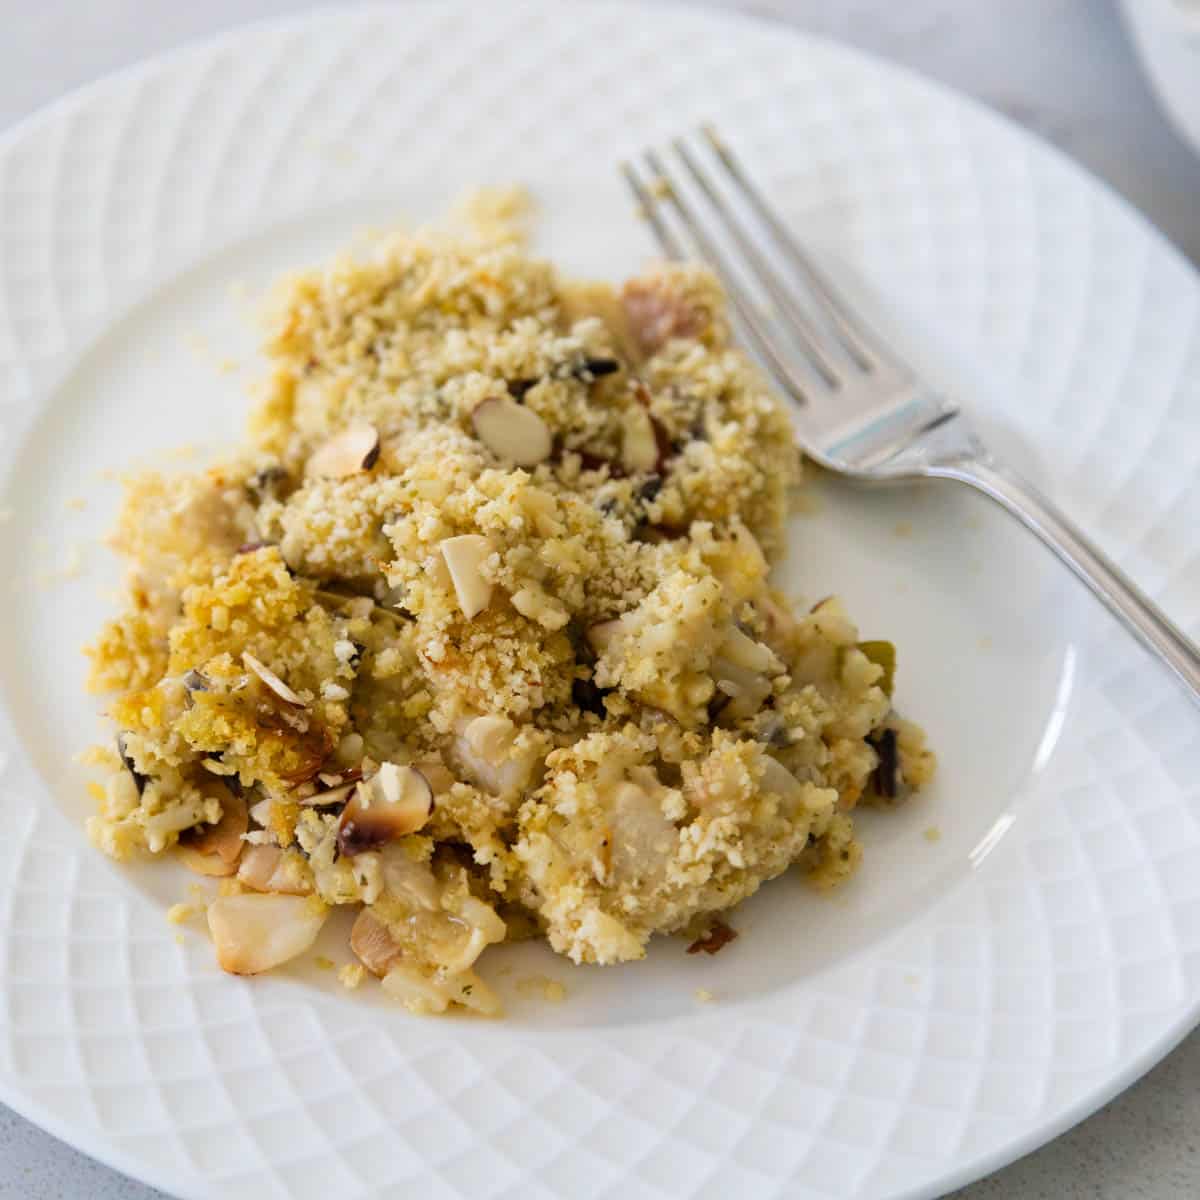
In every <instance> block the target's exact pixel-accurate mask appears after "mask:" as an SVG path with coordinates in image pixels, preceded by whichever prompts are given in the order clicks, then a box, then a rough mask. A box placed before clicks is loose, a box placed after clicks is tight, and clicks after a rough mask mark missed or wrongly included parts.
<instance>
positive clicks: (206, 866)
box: [175, 842, 238, 879]
mask: <svg viewBox="0 0 1200 1200" xmlns="http://www.w3.org/2000/svg"><path fill="white" fill-rule="evenodd" d="M175 856H176V857H177V858H178V859H179V861H180V862H181V863H183V865H184V866H185V867H187V869H188V870H189V871H191V872H192V873H193V874H196V875H205V876H207V877H209V878H211V879H221V878H224V877H225V876H228V875H233V874H235V873H236V871H237V869H238V865H237V863H236V862H226V861H225V859H223V858H221V857H220V856H219V855H216V854H201V853H200V851H199V850H194V849H192V847H191V846H187V845H184V844H183V843H182V842H181V843H180V844H179V846H178V847H177V848H176V850H175Z"/></svg>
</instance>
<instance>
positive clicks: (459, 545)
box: [441, 533, 492, 620]
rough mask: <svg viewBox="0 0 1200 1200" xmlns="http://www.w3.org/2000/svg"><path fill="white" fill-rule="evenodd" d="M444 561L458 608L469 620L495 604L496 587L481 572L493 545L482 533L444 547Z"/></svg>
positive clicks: (447, 541)
mask: <svg viewBox="0 0 1200 1200" xmlns="http://www.w3.org/2000/svg"><path fill="white" fill-rule="evenodd" d="M441 550H442V558H443V560H444V561H445V563H446V569H447V570H448V571H449V572H450V580H451V582H452V583H453V584H454V594H455V595H456V596H457V597H458V607H459V608H460V609H462V614H463V616H464V617H466V618H467V619H468V620H470V619H471V618H472V617H477V616H478V615H479V614H480V613H481V612H483V610H484V609H485V608H487V606H488V605H489V604H490V603H491V602H492V585H491V583H490V582H489V581H488V580H486V579H485V578H484V577H483V572H482V570H481V569H480V568H481V567H482V565H483V561H484V559H486V558H487V557H488V555H489V554H491V553H492V543H491V542H489V541H488V540H487V538H485V537H484V536H483V534H481V533H464V534H462V535H461V536H460V537H452V538H446V539H445V540H444V541H443V542H442V543H441Z"/></svg>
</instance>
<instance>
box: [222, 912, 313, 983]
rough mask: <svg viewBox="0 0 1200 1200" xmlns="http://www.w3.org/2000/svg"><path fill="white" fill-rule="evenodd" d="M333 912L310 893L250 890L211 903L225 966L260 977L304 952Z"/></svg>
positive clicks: (228, 969)
mask: <svg viewBox="0 0 1200 1200" xmlns="http://www.w3.org/2000/svg"><path fill="white" fill-rule="evenodd" d="M326 915H327V910H326V909H324V908H323V907H322V906H321V905H318V904H315V903H314V902H313V901H312V900H311V899H310V898H307V897H304V896H278V895H266V894H263V893H258V892H247V893H245V894H243V895H240V896H221V897H219V898H218V899H216V900H214V901H213V902H212V903H211V904H210V905H209V906H208V928H209V932H210V933H211V934H212V939H213V942H214V943H215V944H216V947H217V962H218V963H219V964H220V966H221V969H222V970H224V971H229V972H230V973H231V974H233V975H257V974H259V972H261V971H269V970H271V968H272V967H277V966H279V965H280V964H281V963H285V962H287V961H288V960H289V959H292V958H295V957H296V956H297V955H299V954H303V953H304V952H305V951H306V950H307V949H308V948H309V947H310V946H311V945H312V944H313V942H315V941H316V940H317V934H318V933H320V932H321V926H322V925H324V924H325V917H326Z"/></svg>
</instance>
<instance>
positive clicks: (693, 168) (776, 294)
mask: <svg viewBox="0 0 1200 1200" xmlns="http://www.w3.org/2000/svg"><path fill="white" fill-rule="evenodd" d="M672 145H673V146H674V147H675V152H676V153H677V154H678V155H679V158H680V160H681V161H682V162H683V165H684V166H685V167H686V168H687V170H688V174H690V175H691V177H692V178H693V179H694V180H695V181H696V184H697V185H698V186H699V188H700V190H701V191H702V192H703V193H704V195H705V197H706V198H707V200H708V202H709V204H711V205H712V208H713V210H714V212H715V213H716V214H717V215H718V216H719V217H721V218H722V220H723V221H724V224H725V228H726V230H727V231H728V233H729V235H730V237H731V238H732V239H733V241H734V242H735V244H736V245H737V247H738V249H739V250H741V252H742V253H743V254H744V255H745V257H746V259H747V261H748V262H749V263H750V265H751V266H752V267H753V269H754V274H755V277H756V278H757V280H758V282H759V283H760V284H761V285H762V286H763V287H764V288H765V289H766V291H767V292H768V294H769V295H770V297H771V299H772V300H773V301H774V302H775V303H776V304H777V305H778V306H779V308H780V309H781V310H782V311H783V313H784V315H785V316H786V317H787V318H788V320H790V321H791V323H792V326H793V330H792V332H793V334H794V336H795V337H796V338H797V339H798V340H799V341H800V342H801V343H802V344H803V346H804V349H805V351H806V353H807V354H808V356H809V357H810V358H811V359H812V361H813V366H814V367H815V368H816V369H817V371H818V373H819V374H820V375H821V377H822V378H823V379H824V380H825V382H826V383H828V384H829V386H830V387H832V388H837V387H839V386H840V385H841V383H842V378H841V373H840V371H839V370H838V368H837V367H836V366H835V365H834V364H833V362H831V361H830V359H829V357H828V355H827V354H826V353H825V351H824V350H823V349H822V348H821V341H822V336H823V335H822V334H821V333H820V331H819V330H818V329H816V328H815V327H814V325H813V323H812V321H810V320H809V318H808V315H807V314H806V313H805V312H804V310H803V309H802V308H801V307H800V306H799V305H798V304H797V303H796V299H795V297H794V296H793V295H792V294H791V292H790V291H789V290H788V289H787V288H786V287H784V286H783V284H782V283H781V282H780V280H779V277H778V276H777V275H776V273H775V271H774V269H773V268H772V267H771V265H770V263H768V262H767V260H766V257H765V256H764V255H763V253H762V251H760V250H759V248H758V246H757V245H755V243H754V239H753V238H752V237H750V236H749V235H748V234H747V232H746V230H745V229H744V227H743V226H742V223H741V221H740V220H739V219H738V218H737V217H736V216H735V215H734V213H733V212H732V211H731V210H730V207H729V205H728V204H726V203H725V199H724V197H723V196H722V195H721V193H720V192H718V191H717V189H716V188H715V187H714V186H713V184H712V181H711V180H710V179H709V177H708V174H707V172H706V171H705V170H704V168H703V167H701V165H700V163H699V162H698V161H697V159H696V158H695V156H694V155H693V154H692V152H691V151H690V150H689V149H688V147H687V143H686V142H684V140H683V139H682V138H676V139H675V140H674V141H673V142H672ZM825 340H828V338H825ZM856 362H857V360H856Z"/></svg>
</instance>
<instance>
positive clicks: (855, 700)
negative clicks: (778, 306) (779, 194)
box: [89, 192, 934, 1015]
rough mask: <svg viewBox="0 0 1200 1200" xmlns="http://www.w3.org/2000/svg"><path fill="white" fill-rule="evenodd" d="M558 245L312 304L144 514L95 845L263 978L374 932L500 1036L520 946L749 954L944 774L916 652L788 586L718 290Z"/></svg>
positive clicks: (476, 216)
mask: <svg viewBox="0 0 1200 1200" xmlns="http://www.w3.org/2000/svg"><path fill="white" fill-rule="evenodd" d="M526 215H527V214H526V212H525V209H524V207H523V205H522V204H521V202H520V201H519V199H518V198H516V197H514V196H513V195H512V194H510V193H500V192H492V193H487V194H484V195H481V196H479V197H477V198H476V199H475V200H474V201H473V202H472V204H470V205H468V206H467V208H466V209H465V210H463V212H462V213H460V218H459V219H460V221H465V222H466V223H467V226H468V228H467V229H466V230H465V231H460V232H456V233H452V232H446V231H437V230H429V231H423V232H420V233H417V234H415V235H409V234H394V235H389V236H385V237H382V238H380V239H377V240H375V241H374V242H372V243H371V244H370V246H369V247H368V248H367V250H366V252H365V253H362V254H359V255H358V256H351V255H345V256H343V257H341V258H338V259H336V260H335V261H334V262H332V263H331V264H329V265H328V266H326V267H323V268H320V269H317V270H312V271H307V272H303V273H300V274H298V275H295V276H292V277H291V278H289V279H287V280H284V281H283V282H282V283H281V284H280V286H279V288H278V289H277V291H276V293H275V295H274V297H273V299H272V303H271V308H270V317H269V325H268V334H267V341H266V352H267V355H268V356H269V359H270V363H271V369H270V372H269V374H268V376H267V378H266V379H265V380H264V382H263V386H262V389H261V392H260V395H259V399H258V401H257V403H256V406H255V409H254V412H253V414H252V416H251V420H250V425H249V432H248V437H247V442H246V444H245V445H244V446H243V447H242V448H240V449H239V450H238V451H237V452H236V453H235V454H233V455H232V456H230V457H229V458H228V459H227V460H226V461H225V462H223V463H222V464H221V465H219V466H217V467H214V468H212V469H209V470H206V471H203V472H198V473H190V474H182V475H166V474H163V473H159V472H150V473H148V474H144V475H142V476H140V477H137V478H133V479H130V480H128V481H126V495H125V503H124V507H123V510H122V513H121V517H120V520H119V522H118V525H117V528H116V530H115V532H114V534H113V537H112V544H113V546H114V548H115V549H116V550H117V551H118V552H119V553H120V554H122V555H123V556H124V557H125V558H126V559H127V560H128V562H129V565H130V571H129V578H128V582H127V585H126V589H125V594H124V600H123V605H122V609H121V611H120V613H119V614H118V615H117V616H116V617H115V618H114V619H113V620H111V621H109V622H108V623H107V624H106V625H105V626H104V628H103V629H102V630H101V632H100V633H99V635H98V637H97V639H96V641H95V642H94V643H93V645H92V646H91V647H90V649H89V654H90V655H91V659H92V683H93V686H94V687H96V688H97V689H99V690H104V691H109V692H111V693H113V698H112V701H111V704H110V708H109V713H110V715H111V717H112V719H113V721H114V723H115V724H116V727H117V729H118V731H119V737H118V739H117V745H116V748H115V749H114V750H98V751H97V752H96V753H95V754H94V755H93V756H92V759H93V762H94V763H95V764H96V765H98V766H100V767H102V768H103V769H104V770H105V771H106V772H107V779H106V782H105V784H104V786H103V787H102V788H101V789H100V790H101V793H102V796H101V800H100V804H99V809H100V811H99V813H98V814H97V816H96V817H94V818H93V819H92V821H91V823H90V826H89V829H90V832H91V836H92V837H93V839H94V841H95V842H96V843H97V845H99V846H100V847H101V848H102V849H103V850H105V851H106V852H107V853H109V854H111V855H113V856H115V857H118V858H124V857H127V856H129V855H131V854H134V853H143V852H145V853H152V854H158V853H163V852H166V851H170V850H172V849H175V851H176V852H177V853H178V854H179V855H180V857H181V858H182V859H183V860H184V861H185V862H186V863H187V865H188V866H189V867H191V868H192V869H193V870H196V871H198V872H199V873H200V874H205V875H212V876H216V877H218V878H219V879H220V887H219V890H220V895H221V897H222V898H221V900H220V901H219V902H218V903H217V904H214V905H213V906H211V907H210V909H209V924H210V929H211V930H212V933H213V937H214V941H215V943H216V946H217V953H218V958H219V961H220V962H221V963H222V965H223V966H225V967H226V969H230V970H235V971H237V972H238V973H254V972H256V971H260V970H268V969H271V968H272V967H273V966H275V965H278V964H279V963H280V962H283V961H286V960H287V959H288V958H291V957H294V956H295V955H297V954H300V953H302V952H304V951H306V950H307V949H308V948H309V947H310V946H311V944H312V942H313V939H314V938H315V937H316V934H317V930H318V929H319V928H320V925H321V923H322V922H323V921H324V919H325V916H326V913H327V911H328V906H333V905H351V906H355V907H357V908H358V909H359V913H358V917H357V919H356V921H355V923H354V930H353V932H352V934H351V947H352V949H353V950H354V952H355V954H356V956H357V958H358V960H359V961H358V963H357V964H353V965H349V966H345V967H342V968H341V969H340V970H339V972H338V977H339V979H340V980H341V982H342V983H343V984H345V986H347V987H349V988H353V987H357V986H358V984H359V983H360V982H361V981H362V979H363V977H364V975H365V974H366V973H370V974H373V975H376V976H378V977H380V978H381V979H382V980H383V985H384V988H385V990H386V991H387V992H388V993H389V994H390V995H392V996H394V997H395V998H396V999H397V1000H399V1001H400V1002H401V1003H402V1004H404V1005H406V1006H407V1007H408V1008H410V1009H411V1010H413V1011H415V1012H425V1013H433V1012H442V1011H445V1010H446V1009H447V1008H448V1007H449V1006H451V1005H457V1006H461V1007H466V1008H471V1009H474V1010H475V1011H477V1012H479V1013H481V1014H485V1015H491V1014H494V1013H496V1012H498V1011H499V1000H498V999H497V997H496V996H495V993H493V992H492V991H491V989H490V988H489V987H488V986H487V984H486V983H485V982H484V981H483V979H482V978H481V977H480V976H479V974H478V973H477V972H476V970H475V965H476V962H477V960H478V959H479V957H480V955H481V954H482V953H483V952H484V950H485V949H486V947H487V946H488V945H492V944H495V943H497V942H500V941H503V940H506V939H507V940H512V939H515V938H519V937H528V936H539V937H544V938H545V939H546V940H547V941H548V942H549V944H550V946H551V947H552V948H553V949H554V950H556V951H558V952H559V953H561V954H564V955H566V956H568V957H569V958H571V959H572V960H573V961H575V962H578V963H615V962H622V961H628V960H632V959H638V958H641V957H642V956H643V955H644V954H645V950H646V945H647V943H648V941H649V939H650V938H651V937H652V936H653V935H654V934H656V933H668V932H685V931H688V930H691V931H695V930H701V931H703V930H705V929H707V930H709V931H710V933H709V937H710V939H711V938H712V937H713V936H714V935H713V934H712V932H711V931H712V930H722V929H724V930H728V926H725V925H723V924H722V923H721V922H719V921H717V920H716V918H715V916H714V914H718V913H721V912H724V911H725V910H727V909H729V908H730V907H731V906H732V905H735V904H736V903H738V902H739V901H740V900H742V899H743V898H745V897H746V896H749V895H751V894H752V893H753V892H754V891H755V890H756V889H757V888H758V887H759V886H760V885H761V884H762V883H764V882H765V881H767V880H769V879H771V878H773V877H774V876H777V875H779V874H781V873H782V872H784V871H785V870H787V868H788V867H789V866H792V865H793V864H795V865H797V866H798V868H799V870H800V871H802V872H803V873H804V874H805V875H806V876H807V877H808V878H809V879H810V880H811V882H813V883H814V884H815V885H816V886H818V887H830V886H833V885H835V884H838V883H840V882H841V881H843V880H844V879H845V878H846V877H847V876H849V875H850V874H851V873H852V872H853V870H854V869H855V867H856V866H857V864H858V861H859V858H860V856H861V848H860V846H859V844H858V842H857V841H856V840H855V838H854V830H853V809H854V808H855V806H856V805H857V804H858V803H859V802H865V803H872V804H879V805H882V806H887V805H891V804H894V803H897V802H899V801H900V800H903V799H904V798H905V797H906V796H907V795H908V794H909V793H910V792H911V791H912V790H913V789H915V788H917V787H920V786H921V785H922V784H924V783H925V782H926V781H927V780H928V778H929V777H930V775H931V774H932V771H933V767H934V760H933V756H932V754H931V753H930V752H929V751H928V749H927V748H926V747H925V743H924V738H923V735H922V734H921V731H920V730H919V728H918V727H917V726H915V725H913V724H911V723H909V722H907V721H904V720H902V719H901V718H900V717H898V716H897V715H896V714H895V713H894V712H893V710H892V703H891V690H892V682H893V677H894V672H895V653H894V650H892V649H891V647H890V644H888V643H882V642H860V640H859V636H858V632H857V630H856V629H855V627H854V625H853V624H852V622H851V621H850V619H849V617H848V616H847V614H846V613H845V611H844V609H843V608H842V606H841V605H840V604H839V603H838V602H837V601H836V600H834V599H831V600H828V601H825V602H823V603H822V604H820V605H818V606H817V607H816V608H815V609H814V610H813V611H811V612H808V613H796V612H794V611H793V610H792V608H791V606H790V605H789V603H788V602H787V600H786V599H785V598H784V597H783V596H782V595H780V594H779V593H777V592H775V591H774V590H773V589H772V588H771V586H770V583H769V581H768V572H769V569H770V566H771V564H772V563H773V562H774V561H775V560H776V559H777V558H778V557H779V555H780V554H781V553H782V550H783V546H784V523H785V518H786V516H787V513H788V507H789V502H790V497H791V496H793V495H794V492H795V488H796V485H797V483H798V479H799V469H800V464H799V456H798V454H797V452H796V450H795V448H794V443H793V439H792V433H791V428H790V425H789V421H788V418H787V416H786V413H785V412H784V410H783V408H782V406H781V404H780V403H779V401H778V400H777V399H776V398H775V397H774V396H773V395H772V393H771V392H770V390H769V389H768V387H767V386H766V384H765V382H764V380H763V379H762V377H761V376H760V375H759V373H758V371H757V370H756V369H755V368H754V367H753V365H752V364H751V363H750V362H749V361H748V360H747V359H746V357H745V356H744V355H743V354H742V352H741V351H740V350H738V349H737V348H736V347H735V346H734V345H733V343H732V342H731V339H730V332H729V328H728V325H727V323H726V320H725V316H724V312H725V303H724V298H723V296H722V294H721V292H720V289H719V288H718V286H717V284H716V282H715V280H714V279H713V278H712V277H711V275H709V274H708V273H707V272H706V271H704V270H702V269H700V268H698V267H694V266H679V265H656V266H653V267H651V268H649V269H648V270H647V271H646V272H645V273H644V274H642V275H640V276H639V277H637V278H636V279H634V280H631V281H630V282H629V283H627V284H626V285H625V286H624V288H623V289H620V290H615V289H613V288H610V287H608V286H606V285H601V284H580V283H573V282H570V281H567V280H563V279H561V278H560V277H559V276H558V275H557V274H556V272H555V270H554V269H553V267H552V266H550V265H549V264H548V263H545V262H542V261H540V260H538V259H536V258H532V257H530V256H529V255H528V253H527V252H526V250H525V247H524V245H523V241H522V236H521V227H522V225H523V223H524V221H525V220H526ZM185 908H188V906H175V908H173V909H172V910H171V911H172V914H174V915H173V916H172V919H173V920H183V919H186V918H185V917H184V916H182V915H180V914H181V911H182V910H183V909H185ZM188 915H190V910H189V914H188ZM692 936H694V937H700V936H702V935H701V934H697V933H695V932H693V934H692ZM731 936H732V931H729V933H728V934H727V935H726V936H724V937H719V938H717V939H716V940H717V941H720V942H722V943H723V942H724V941H728V940H729V938H730V937H731ZM715 945H716V942H715V941H711V940H710V941H709V942H705V943H704V944H703V946H702V948H704V949H710V947H711V946H715ZM710 952H712V951H711V949H710ZM560 987H561V985H557V986H556V988H555V995H553V996H551V995H550V994H549V992H550V988H549V987H548V988H547V989H546V992H547V998H549V999H558V998H561V993H560V992H559V991H558V988H560Z"/></svg>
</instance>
